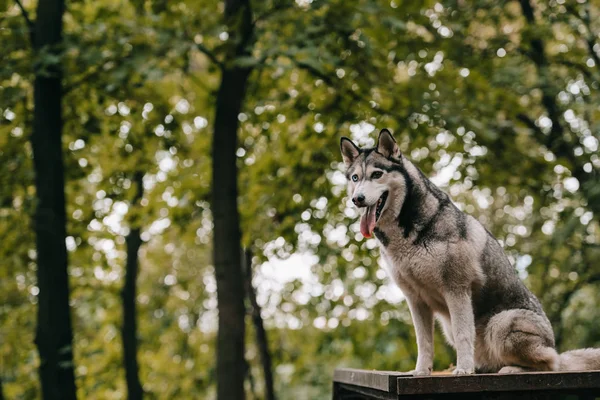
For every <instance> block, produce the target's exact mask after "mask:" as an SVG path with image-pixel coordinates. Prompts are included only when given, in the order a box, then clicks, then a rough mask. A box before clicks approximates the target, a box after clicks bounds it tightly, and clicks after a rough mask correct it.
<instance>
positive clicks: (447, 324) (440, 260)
mask: <svg viewBox="0 0 600 400" xmlns="http://www.w3.org/2000/svg"><path fill="white" fill-rule="evenodd" d="M340 146H341V151H342V157H343V160H344V163H345V164H346V170H347V172H346V176H347V178H348V193H349V196H350V197H351V199H352V202H353V203H354V205H356V207H359V208H361V209H362V210H363V214H362V217H361V220H360V231H361V233H362V235H363V236H364V237H366V238H370V237H372V236H373V235H374V236H375V238H377V241H378V242H379V245H380V249H381V255H382V256H383V258H384V259H385V261H386V264H387V268H388V273H389V275H390V276H391V277H392V279H393V280H394V281H395V283H396V284H397V285H398V286H399V287H400V289H401V290H402V292H403V293H404V295H405V297H406V300H407V303H408V306H409V308H410V312H411V315H412V319H413V324H414V327H415V331H416V336H417V347H418V357H417V365H416V368H415V369H414V370H413V371H411V373H412V374H413V375H430V374H431V370H432V366H433V329H434V318H435V319H437V320H438V321H439V323H440V325H441V326H442V328H443V331H444V334H445V336H446V338H447V340H448V342H449V343H450V344H451V345H452V346H453V347H454V348H455V349H456V353H457V363H456V368H455V369H454V374H457V375H461V374H472V373H474V372H475V371H477V372H501V373H511V372H520V371H535V370H537V371H557V370H558V371H574V370H592V369H600V349H581V350H573V351H568V352H566V353H563V354H560V355H559V354H558V353H557V352H556V350H555V345H554V333H553V331H552V327H551V325H550V322H549V321H548V318H547V317H546V314H545V313H544V311H543V310H542V307H541V305H540V302H539V301H538V299H537V298H536V297H535V296H534V295H533V294H532V293H531V292H530V291H529V290H528V289H527V288H526V287H525V285H524V284H523V283H522V282H521V281H520V280H519V278H518V276H517V274H516V271H515V269H514V268H513V266H512V265H511V264H510V262H509V260H508V258H507V257H506V255H505V254H504V252H503V250H502V247H501V246H500V244H499V243H498V241H497V240H496V239H495V238H494V237H493V236H492V234H490V232H488V231H487V230H486V229H485V228H484V227H483V226H482V225H481V224H480V223H479V222H478V221H477V220H476V219H475V218H473V217H472V216H470V215H466V214H464V213H463V212H461V211H460V210H459V209H458V208H456V206H455V205H454V204H453V203H452V201H450V199H449V197H448V196H447V195H446V194H445V193H444V192H442V191H441V190H440V189H439V188H438V187H436V186H435V185H434V184H433V183H432V182H431V181H430V180H429V179H427V178H426V177H425V175H423V173H422V172H421V171H420V170H419V168H417V167H416V166H415V165H414V164H413V163H412V162H410V161H409V160H408V159H406V157H404V155H403V154H401V152H400V151H399V149H398V146H397V144H396V141H395V140H394V138H393V137H392V134H391V133H390V132H389V131H388V130H386V129H384V130H382V131H381V133H380V134H379V139H378V143H377V146H376V147H374V148H368V149H359V148H358V147H357V146H356V145H355V144H354V143H353V142H352V141H351V140H350V139H348V138H345V137H344V138H342V139H341V142H340Z"/></svg>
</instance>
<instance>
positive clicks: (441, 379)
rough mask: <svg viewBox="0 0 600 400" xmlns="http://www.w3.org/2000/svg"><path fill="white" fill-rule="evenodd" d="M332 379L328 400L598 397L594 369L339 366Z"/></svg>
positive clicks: (598, 373)
mask: <svg viewBox="0 0 600 400" xmlns="http://www.w3.org/2000/svg"><path fill="white" fill-rule="evenodd" d="M333 381H334V382H333V399H334V400H342V399H344V400H349V399H353V400H357V399H511V400H517V399H585V400H588V399H600V371H588V372H528V373H519V374H480V375H464V376H454V375H450V374H435V375H432V376H427V377H412V376H410V375H407V374H403V373H400V372H390V371H367V370H360V369H346V368H341V369H337V370H335V373H334V378H333Z"/></svg>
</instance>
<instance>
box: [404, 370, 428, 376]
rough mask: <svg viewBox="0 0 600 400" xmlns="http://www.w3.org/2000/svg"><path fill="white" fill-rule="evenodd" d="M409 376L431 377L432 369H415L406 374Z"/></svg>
mask: <svg viewBox="0 0 600 400" xmlns="http://www.w3.org/2000/svg"><path fill="white" fill-rule="evenodd" d="M406 374H407V375H412V376H429V375H431V370H430V369H413V370H411V371H408V372H406Z"/></svg>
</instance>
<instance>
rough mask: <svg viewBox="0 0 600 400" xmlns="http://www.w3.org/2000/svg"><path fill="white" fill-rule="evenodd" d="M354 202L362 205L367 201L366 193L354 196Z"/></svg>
mask: <svg viewBox="0 0 600 400" xmlns="http://www.w3.org/2000/svg"><path fill="white" fill-rule="evenodd" d="M352 202H353V203H354V205H355V206H358V207H360V206H362V205H363V203H364V202H365V195H364V194H359V195H357V196H354V197H353V198H352Z"/></svg>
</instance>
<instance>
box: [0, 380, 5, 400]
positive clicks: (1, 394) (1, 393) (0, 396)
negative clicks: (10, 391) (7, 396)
mask: <svg viewBox="0 0 600 400" xmlns="http://www.w3.org/2000/svg"><path fill="white" fill-rule="evenodd" d="M0 400H4V390H3V388H2V378H0Z"/></svg>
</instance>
